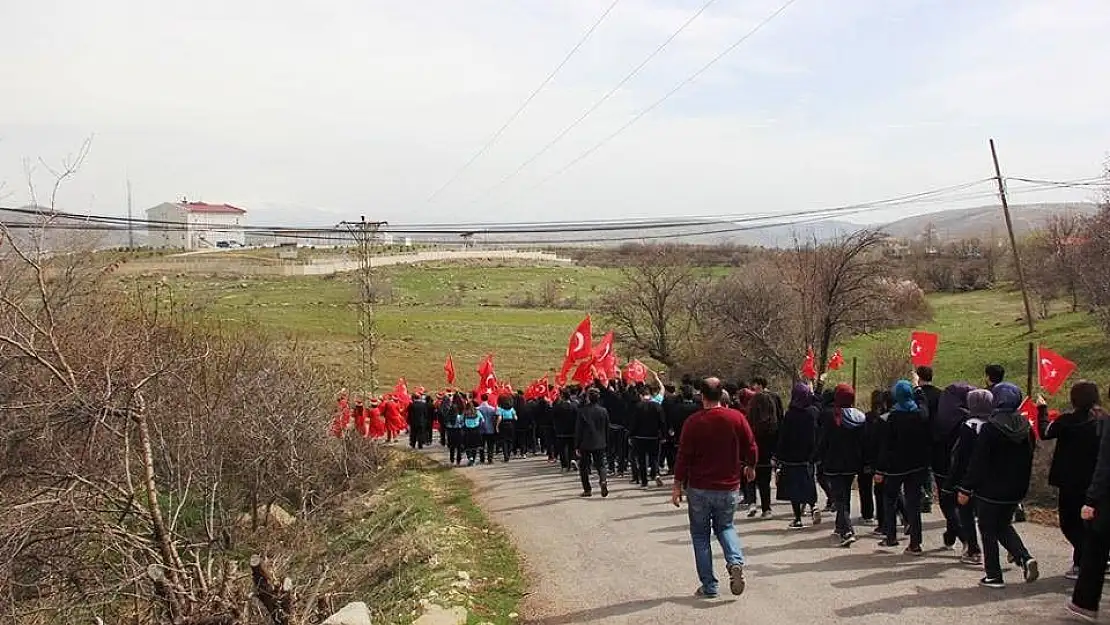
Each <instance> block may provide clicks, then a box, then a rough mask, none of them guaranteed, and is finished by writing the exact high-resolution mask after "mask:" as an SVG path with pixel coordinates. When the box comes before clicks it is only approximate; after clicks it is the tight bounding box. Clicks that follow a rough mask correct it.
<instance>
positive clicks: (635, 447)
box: [628, 390, 665, 488]
mask: <svg viewBox="0 0 1110 625" xmlns="http://www.w3.org/2000/svg"><path fill="white" fill-rule="evenodd" d="M631 415H632V419H631V421H630V422H629V424H628V434H629V440H630V441H631V443H632V453H633V463H632V471H633V474H632V477H633V478H635V480H636V482H637V483H638V484H639V485H640V488H647V486H648V478H649V477H650V478H651V479H652V480H653V481H654V482H655V485H656V486H662V485H663V480H662V478H660V477H659V435H660V434H661V433H662V431H663V428H664V427H665V424H664V417H663V406H661V405H659V404H657V403H655V402H653V401H651V394H650V392H648V391H647V390H645V391H644V393H643V395H642V396H641V397H640V401H638V402H636V403H635V404H634V405H633V406H632V408H631Z"/></svg>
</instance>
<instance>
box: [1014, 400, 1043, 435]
mask: <svg viewBox="0 0 1110 625" xmlns="http://www.w3.org/2000/svg"><path fill="white" fill-rule="evenodd" d="M1018 414H1020V415H1021V416H1023V417H1025V419H1026V421H1028V422H1029V425H1030V427H1032V428H1033V437H1034V438H1036V439H1037V440H1041V433H1040V432H1039V431H1038V430H1037V404H1036V403H1034V402H1033V399H1032V398H1031V397H1026V398H1025V401H1023V402H1021V406H1020V407H1019V408H1018Z"/></svg>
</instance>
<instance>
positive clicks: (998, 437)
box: [959, 420, 1035, 504]
mask: <svg viewBox="0 0 1110 625" xmlns="http://www.w3.org/2000/svg"><path fill="white" fill-rule="evenodd" d="M1034 444H1035V439H1034V434H1033V430H1032V429H1030V430H1029V435H1028V436H1026V437H1024V438H1022V439H1021V440H1013V439H1011V438H1009V437H1007V436H1006V435H1005V434H1003V432H1002V430H1001V429H1000V428H999V427H998V426H997V425H995V424H994V423H992V422H991V421H989V420H988V421H987V423H986V424H985V425H983V429H982V430H981V431H980V433H979V440H977V441H976V442H975V451H974V452H973V453H972V454H971V462H970V463H969V464H968V466H967V473H966V474H965V475H964V477H963V479H962V480H960V485H959V490H960V492H963V493H966V494H968V495H973V496H975V498H977V499H979V500H981V501H986V502H988V503H999V504H1018V503H1021V501H1022V500H1023V499H1025V495H1026V494H1028V493H1029V478H1030V477H1031V476H1032V474H1033V448H1034Z"/></svg>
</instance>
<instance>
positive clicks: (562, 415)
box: [551, 388, 578, 473]
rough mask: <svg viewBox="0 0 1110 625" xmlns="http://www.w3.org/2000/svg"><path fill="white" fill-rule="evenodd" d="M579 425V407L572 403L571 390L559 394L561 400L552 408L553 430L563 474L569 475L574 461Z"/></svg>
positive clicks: (564, 390)
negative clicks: (575, 429)
mask: <svg viewBox="0 0 1110 625" xmlns="http://www.w3.org/2000/svg"><path fill="white" fill-rule="evenodd" d="M577 423H578V406H577V405H576V404H575V403H574V402H573V401H571V396H570V389H566V388H564V389H563V390H562V391H560V392H559V400H558V401H556V402H555V405H553V406H552V407H551V429H552V431H553V432H554V433H555V450H556V455H557V457H558V458H559V466H560V467H561V468H562V470H563V473H569V472H570V471H571V469H572V468H574V467H573V463H574V462H575V460H574V428H575V427H576V425H577Z"/></svg>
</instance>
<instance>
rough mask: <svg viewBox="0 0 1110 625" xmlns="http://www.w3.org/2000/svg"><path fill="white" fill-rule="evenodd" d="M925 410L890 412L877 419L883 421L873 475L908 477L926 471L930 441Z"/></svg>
mask: <svg viewBox="0 0 1110 625" xmlns="http://www.w3.org/2000/svg"><path fill="white" fill-rule="evenodd" d="M926 413H927V409H926V408H924V407H922V408H920V409H919V410H917V411H916V412H903V411H901V410H892V411H890V412H888V413H887V414H885V415H883V416H881V417H879V418H880V419H882V420H884V421H885V423H884V426H883V436H882V439H881V440H880V441H879V459H878V462H876V464H875V472H876V473H879V474H881V475H909V474H910V473H914V472H917V471H924V470H925V469H928V468H929V460H930V456H931V454H932V450H933V437H932V433H931V432H930V431H929V420H928V418H927V414H926Z"/></svg>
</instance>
